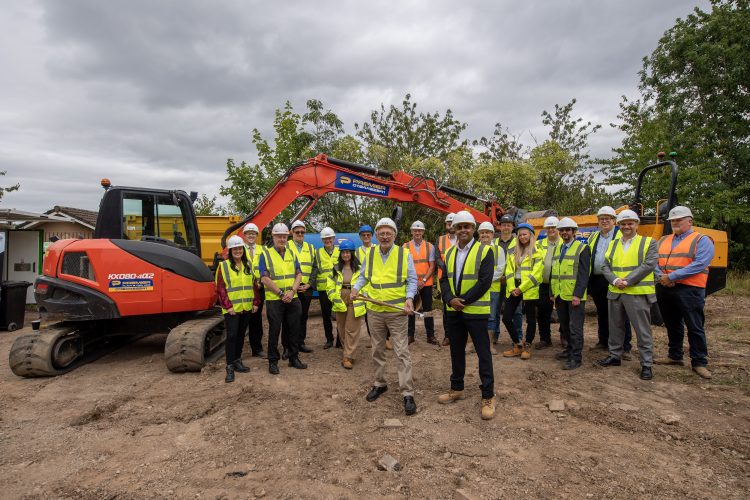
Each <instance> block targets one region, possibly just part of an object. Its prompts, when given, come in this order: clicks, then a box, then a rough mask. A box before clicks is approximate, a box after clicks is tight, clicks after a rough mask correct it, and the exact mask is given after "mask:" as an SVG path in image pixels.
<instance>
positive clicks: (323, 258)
mask: <svg viewBox="0 0 750 500" xmlns="http://www.w3.org/2000/svg"><path fill="white" fill-rule="evenodd" d="M315 255H316V259H317V260H318V276H317V279H316V280H315V287H316V288H317V289H318V291H319V292H325V291H326V290H328V278H329V277H330V276H331V271H332V270H333V266H334V264H336V263H337V262H338V261H339V247H333V252H332V253H331V255H328V252H327V251H326V249H325V247H321V248H318V251H317V252H315Z"/></svg>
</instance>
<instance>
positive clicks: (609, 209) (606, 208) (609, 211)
mask: <svg viewBox="0 0 750 500" xmlns="http://www.w3.org/2000/svg"><path fill="white" fill-rule="evenodd" d="M602 215H609V216H610V217H617V212H615V209H614V208H612V207H610V206H608V205H605V206H603V207H602V208H600V209H599V211H598V212H596V216H597V217H601V216H602Z"/></svg>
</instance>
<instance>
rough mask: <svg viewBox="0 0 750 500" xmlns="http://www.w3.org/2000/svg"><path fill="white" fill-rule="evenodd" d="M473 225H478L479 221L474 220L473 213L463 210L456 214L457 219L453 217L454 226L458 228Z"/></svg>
mask: <svg viewBox="0 0 750 500" xmlns="http://www.w3.org/2000/svg"><path fill="white" fill-rule="evenodd" d="M467 223H468V224H472V225H474V226H476V225H477V221H476V220H474V216H473V215H471V213H469V212H467V211H466V210H461V211H460V212H458V213H457V214H456V216H455V217H453V225H454V226H457V225H459V224H467Z"/></svg>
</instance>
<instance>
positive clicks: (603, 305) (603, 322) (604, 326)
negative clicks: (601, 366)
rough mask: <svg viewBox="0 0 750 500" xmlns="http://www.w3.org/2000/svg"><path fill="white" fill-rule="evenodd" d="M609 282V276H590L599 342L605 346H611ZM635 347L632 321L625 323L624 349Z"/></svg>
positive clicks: (589, 291)
mask: <svg viewBox="0 0 750 500" xmlns="http://www.w3.org/2000/svg"><path fill="white" fill-rule="evenodd" d="M608 289H609V283H608V282H607V278H605V277H604V276H603V275H601V274H592V275H591V277H590V278H589V287H588V294H589V295H590V296H591V298H592V299H594V305H595V306H596V320H597V326H598V329H597V334H598V336H599V341H598V342H597V343H598V344H601V345H603V346H605V347H608V346H609V302H608V300H607V290H608ZM632 349H633V332H632V331H631V329H630V321H628V322H626V323H625V345H624V351H625V352H630V351H631V350H632Z"/></svg>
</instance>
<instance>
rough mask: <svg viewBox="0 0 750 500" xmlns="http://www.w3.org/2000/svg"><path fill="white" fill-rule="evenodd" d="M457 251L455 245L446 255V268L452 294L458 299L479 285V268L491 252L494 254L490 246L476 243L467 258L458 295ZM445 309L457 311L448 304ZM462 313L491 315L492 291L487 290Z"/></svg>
mask: <svg viewBox="0 0 750 500" xmlns="http://www.w3.org/2000/svg"><path fill="white" fill-rule="evenodd" d="M457 249H458V245H455V246H452V247H450V248H449V249H448V251H447V252H446V253H445V263H446V264H445V267H446V270H447V271H448V283H449V284H450V287H451V292H452V293H453V295H455V296H456V297H458V296H459V295H462V294H464V293H466V292H468V291H469V290H470V289H471V288H472V287H473V286H474V285H476V284H477V281H479V267H480V266H481V264H482V259H484V258H485V257H486V256H487V254H488V253H489V252H492V249H491V248H490V245H485V244H484V243H479V242H475V243H474V245H473V246H472V247H471V249H469V254H468V255H467V256H466V261H464V268H463V271H462V272H461V291H460V292H459V293H456V288H455V285H454V284H453V282H454V277H455V276H456V253H457V251H458V250H457ZM493 255H494V254H493ZM445 307H446V309H447V310H448V311H455V309H453V308H452V307H451V306H449V305H448V304H446V305H445ZM461 312H463V313H464V314H489V313H490V290H489V289H487V291H486V292H485V293H484V295H482V296H481V297H480V298H479V300H477V301H476V302H473V303H471V304H468V305H467V306H466V307H464V308H463V310H462V311H461Z"/></svg>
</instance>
